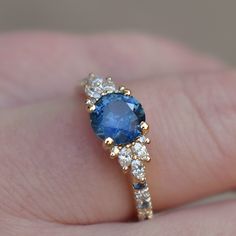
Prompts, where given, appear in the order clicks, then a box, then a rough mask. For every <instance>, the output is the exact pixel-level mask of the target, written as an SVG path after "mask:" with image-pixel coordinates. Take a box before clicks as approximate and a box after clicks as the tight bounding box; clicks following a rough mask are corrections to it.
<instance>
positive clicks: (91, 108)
mask: <svg viewBox="0 0 236 236" xmlns="http://www.w3.org/2000/svg"><path fill="white" fill-rule="evenodd" d="M95 109H96V106H95V105H94V104H89V105H88V106H87V110H88V112H89V113H91V112H93V111H94V110H95Z"/></svg>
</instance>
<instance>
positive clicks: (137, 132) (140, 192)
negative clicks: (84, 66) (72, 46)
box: [82, 73, 153, 220]
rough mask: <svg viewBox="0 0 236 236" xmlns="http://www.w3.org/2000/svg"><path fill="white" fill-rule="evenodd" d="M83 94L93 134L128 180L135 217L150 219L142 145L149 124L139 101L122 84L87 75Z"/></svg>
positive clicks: (144, 153)
mask: <svg viewBox="0 0 236 236" xmlns="http://www.w3.org/2000/svg"><path fill="white" fill-rule="evenodd" d="M82 86H83V87H84V91H85V94H86V95H87V99H86V106H87V110H88V112H89V113H90V122H91V126H92V129H93V131H94V132H95V134H96V136H98V137H99V138H100V139H102V140H103V144H104V148H105V149H107V150H109V152H110V158H111V159H115V158H117V159H118V162H119V164H120V166H121V168H122V170H123V172H125V173H129V174H130V175H131V179H132V185H131V186H132V188H133V192H134V199H135V203H136V209H137V216H138V219H139V220H146V219H151V218H152V216H153V210H152V201H151V194H150V191H149V187H148V184H147V179H146V173H145V164H146V163H147V162H149V161H150V160H151V158H150V156H149V153H148V151H147V147H146V144H149V143H150V139H149V138H147V137H146V134H147V133H148V130H149V126H148V124H147V123H146V122H145V112H144V110H143V107H142V105H141V104H140V102H139V101H138V100H137V99H136V98H134V97H133V96H131V91H130V90H129V89H127V88H126V87H124V86H120V87H119V88H117V87H116V85H115V83H114V82H113V80H112V78H111V77H108V78H102V77H99V76H96V75H94V74H92V73H91V74H89V76H88V77H87V78H85V79H84V80H83V82H82Z"/></svg>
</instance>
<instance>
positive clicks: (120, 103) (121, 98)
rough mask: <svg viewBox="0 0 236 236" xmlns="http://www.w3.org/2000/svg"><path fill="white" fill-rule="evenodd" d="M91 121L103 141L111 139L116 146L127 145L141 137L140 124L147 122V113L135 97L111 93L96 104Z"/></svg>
mask: <svg viewBox="0 0 236 236" xmlns="http://www.w3.org/2000/svg"><path fill="white" fill-rule="evenodd" d="M90 120H91V125H92V128H93V130H94V132H95V133H96V135H97V136H98V137H100V138H101V139H103V140H105V139H106V138H108V137H110V138H112V139H113V140H114V143H115V144H127V143H131V142H132V141H134V140H135V139H136V138H137V137H138V136H140V135H141V129H140V123H141V122H142V121H145V113H144V110H143V108H142V105H141V104H140V103H139V102H138V101H137V100H136V99H135V98H134V97H132V96H127V95H124V94H122V93H110V94H107V95H105V96H102V97H101V98H100V99H99V100H98V101H97V102H96V109H95V110H94V111H93V112H92V113H91V114H90Z"/></svg>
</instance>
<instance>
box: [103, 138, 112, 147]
mask: <svg viewBox="0 0 236 236" xmlns="http://www.w3.org/2000/svg"><path fill="white" fill-rule="evenodd" d="M113 144H114V140H113V139H112V138H110V137H108V138H106V139H105V140H104V142H103V146H104V148H106V149H110V148H111V147H112V146H113Z"/></svg>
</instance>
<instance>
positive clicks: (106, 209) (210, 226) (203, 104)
mask: <svg viewBox="0 0 236 236" xmlns="http://www.w3.org/2000/svg"><path fill="white" fill-rule="evenodd" d="M91 71H93V72H94V73H96V74H99V75H107V76H108V75H112V76H113V78H114V80H115V81H116V82H117V83H118V84H125V85H127V87H128V88H130V89H131V90H132V91H133V95H134V96H135V97H137V98H138V99H139V100H140V101H141V102H142V104H143V106H144V108H145V111H146V114H147V120H148V123H149V124H150V127H151V131H150V135H149V137H150V138H151V140H152V144H151V145H149V150H150V154H151V157H152V162H151V163H150V164H149V165H148V167H147V175H148V176H147V177H148V181H149V185H150V188H151V193H152V196H153V205H154V209H155V211H161V213H159V214H158V215H155V216H154V219H153V220H151V221H148V222H147V221H146V222H141V223H138V224H137V223H134V222H132V220H133V219H134V216H135V212H134V206H133V201H132V193H131V190H130V188H129V185H128V183H127V181H128V178H127V176H125V175H123V174H122V173H121V171H120V167H119V166H118V164H117V162H116V161H112V160H110V159H109V158H108V153H105V152H104V150H103V149H102V147H101V142H100V141H99V140H98V139H96V138H95V137H94V134H93V132H92V131H91V128H90V125H89V120H88V114H87V113H86V111H85V109H84V106H83V101H84V97H83V96H82V92H81V91H80V90H76V91H75V88H76V87H77V86H78V85H79V83H80V80H81V79H82V78H83V77H85V76H86V75H87V74H88V73H89V72H91ZM0 90H1V93H0V102H1V104H0V106H1V111H0V112H1V115H0V147H1V152H0V163H1V165H0V234H1V235H6V236H12V235H24V236H31V235H34V236H38V235H40V236H42V235H43V236H44V235H50V236H54V235H55V236H74V235H83V236H90V235H98V236H100V235H115V236H116V235H117V236H119V235H136V236H139V235H140V236H141V235H143V234H145V235H150V236H151V235H162V236H163V235H164V236H167V235H168V236H169V235H181V236H185V235H193V236H195V235H196V236H198V235H209V236H213V235H235V234H236V227H235V217H236V202H235V201H223V202H220V203H214V204H208V205H204V206H195V207H190V208H181V209H178V210H173V208H174V207H176V206H181V205H184V204H186V203H190V202H192V201H195V200H198V199H200V198H203V197H207V196H210V195H214V194H217V193H220V192H224V191H228V190H232V189H234V188H235V187H236V172H235V164H236V146H235V140H236V93H235V91H236V74H235V72H234V70H233V69H231V68H229V67H228V66H226V65H224V64H223V63H222V62H220V61H218V60H216V59H212V58H209V57H206V56H203V55H200V54H197V53H195V52H192V51H191V50H189V49H186V48H184V47H183V46H181V45H178V44H175V43H172V42H169V41H166V40H164V39H161V38H157V37H156V36H146V35H142V34H106V35H105V34H102V35H92V36H75V35H63V34H53V33H43V32H40V33H39V32H36V33H11V34H2V35H1V36H0ZM165 210H168V211H165ZM122 222H129V223H122ZM97 223H100V224H97Z"/></svg>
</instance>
